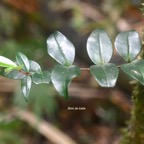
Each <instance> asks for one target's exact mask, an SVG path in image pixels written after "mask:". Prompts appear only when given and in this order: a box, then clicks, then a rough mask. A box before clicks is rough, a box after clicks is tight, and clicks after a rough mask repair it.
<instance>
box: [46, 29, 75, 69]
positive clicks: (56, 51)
mask: <svg viewBox="0 0 144 144" xmlns="http://www.w3.org/2000/svg"><path fill="white" fill-rule="evenodd" d="M47 50H48V54H49V55H50V56H51V57H52V58H54V59H55V60H56V61H57V62H58V63H60V64H61V65H65V66H70V65H72V63H73V61H74V57H75V47H74V46H73V44H72V43H71V42H70V41H69V40H68V39H67V38H66V37H65V36H64V35H63V34H62V33H60V32H58V31H56V32H55V33H53V34H52V35H51V36H50V37H49V38H48V39H47Z"/></svg>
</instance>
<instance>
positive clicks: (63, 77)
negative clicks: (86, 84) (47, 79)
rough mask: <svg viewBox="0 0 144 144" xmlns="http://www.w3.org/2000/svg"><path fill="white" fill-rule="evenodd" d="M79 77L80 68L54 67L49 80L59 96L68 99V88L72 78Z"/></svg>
mask: <svg viewBox="0 0 144 144" xmlns="http://www.w3.org/2000/svg"><path fill="white" fill-rule="evenodd" d="M79 75H80V68H79V67H76V66H74V65H72V66H69V67H65V66H60V65H56V66H55V67H54V69H53V71H52V74H51V80H52V83H53V85H54V87H55V89H56V90H57V91H58V92H59V94H60V95H61V96H64V97H65V98H68V97H69V95H68V86H69V84H70V82H71V81H72V79H73V78H75V77H77V76H79Z"/></svg>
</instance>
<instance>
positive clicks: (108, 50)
mask: <svg viewBox="0 0 144 144" xmlns="http://www.w3.org/2000/svg"><path fill="white" fill-rule="evenodd" d="M87 52H88V55H89V57H90V59H91V60H92V61H93V63H95V64H103V63H106V62H109V61H110V59H111V57H112V54H113V47H112V42H111V40H110V38H109V36H108V35H107V33H106V32H105V31H104V30H102V29H96V30H94V31H93V32H92V33H91V35H90V36H89V38H88V41H87Z"/></svg>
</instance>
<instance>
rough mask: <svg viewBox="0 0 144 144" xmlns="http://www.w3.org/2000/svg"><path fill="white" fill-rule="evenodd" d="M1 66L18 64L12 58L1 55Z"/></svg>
mask: <svg viewBox="0 0 144 144" xmlns="http://www.w3.org/2000/svg"><path fill="white" fill-rule="evenodd" d="M0 67H13V68H14V67H17V65H16V64H15V63H14V62H13V61H12V60H10V59H8V58H6V57H4V56H0Z"/></svg>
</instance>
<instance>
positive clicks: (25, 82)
mask: <svg viewBox="0 0 144 144" xmlns="http://www.w3.org/2000/svg"><path fill="white" fill-rule="evenodd" d="M31 84H32V79H31V77H30V76H26V77H24V78H23V79H22V80H21V88H22V92H23V95H24V98H25V100H26V101H28V96H29V93H30V89H31Z"/></svg>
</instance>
